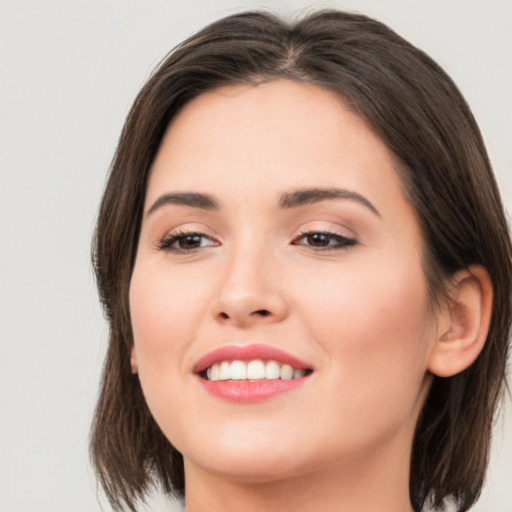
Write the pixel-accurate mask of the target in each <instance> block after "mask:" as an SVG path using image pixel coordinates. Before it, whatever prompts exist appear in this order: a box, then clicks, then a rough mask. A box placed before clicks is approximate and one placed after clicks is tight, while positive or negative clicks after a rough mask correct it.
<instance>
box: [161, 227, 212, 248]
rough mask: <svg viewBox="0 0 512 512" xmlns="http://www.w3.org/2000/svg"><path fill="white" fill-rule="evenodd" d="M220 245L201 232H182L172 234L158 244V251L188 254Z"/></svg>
mask: <svg viewBox="0 0 512 512" xmlns="http://www.w3.org/2000/svg"><path fill="white" fill-rule="evenodd" d="M216 245H219V243H218V242H217V241H216V240H213V239H212V238H210V237H209V236H208V235H205V234H204V233H200V232H195V231H193V232H192V231H191V232H187V231H180V232H177V233H171V234H170V235H169V236H167V237H166V238H164V239H163V240H161V241H160V242H159V243H158V244H157V249H159V250H161V251H168V252H175V253H187V252H193V251H197V250H198V249H201V248H202V247H209V246H216Z"/></svg>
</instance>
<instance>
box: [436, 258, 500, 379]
mask: <svg viewBox="0 0 512 512" xmlns="http://www.w3.org/2000/svg"><path fill="white" fill-rule="evenodd" d="M451 287H452V288H451V294H450V295H451V300H450V302H449V304H447V305H446V307H445V310H444V311H443V313H442V315H441V316H442V317H443V320H442V321H440V322H439V327H438V332H437V334H436V336H437V337H436V340H435V343H434V346H433V347H432V350H431V352H430V357H429V363H428V369H429V371H430V372H431V373H433V374H434V375H437V376H439V377H451V376H453V375H456V374H457V373H460V372H462V371H463V370H465V369H466V368H468V367H469V366H470V365H471V364H472V363H473V362H474V361H475V359H476V358H477V357H478V355H479V354H480V352H481V351H482V349H483V347H484V344H485V340H486V338H487V333H488V331H489V324H490V320H491V313H492V300H493V291H492V283H491V279H490V277H489V274H488V272H487V270H486V269H485V268H484V267H482V266H481V265H472V266H470V267H469V268H467V269H465V270H461V271H459V272H457V273H456V274H455V275H454V276H453V279H452V280H451Z"/></svg>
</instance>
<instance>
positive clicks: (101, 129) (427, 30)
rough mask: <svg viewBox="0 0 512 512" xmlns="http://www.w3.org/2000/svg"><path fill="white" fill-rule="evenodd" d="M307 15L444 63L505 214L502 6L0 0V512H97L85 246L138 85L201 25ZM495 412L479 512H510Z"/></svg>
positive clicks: (508, 12) (452, 0)
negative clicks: (355, 19)
mask: <svg viewBox="0 0 512 512" xmlns="http://www.w3.org/2000/svg"><path fill="white" fill-rule="evenodd" d="M312 6H323V7H334V6H337V7H344V8H347V9H350V10H358V11H361V12H363V13H366V14H369V15H372V16H375V17H377V18H378V19H380V20H381V21H384V22H386V23H388V24H389V25H391V27H393V28H394V29H395V30H396V31H397V32H399V33H400V34H401V35H403V36H405V37H406V38H407V39H409V40H410V41H411V42H413V43H414V44H416V45H418V46H420V47H421V48H423V49H424V50H426V51H427V52H428V53H429V54H430V55H432V56H433V57H434V58H435V59H436V60H437V61H438V62H439V63H440V64H441V65H442V66H443V67H445V69H446V70H447V71H448V72H449V74H451V76H452V77H453V78H454V79H455V81H456V82H457V83H458V85H459V86H460V88H461V90H462V92H463V94H464V95H465V96H466V98H467V100H468V101H469V103H470V105H471V106H472V108H473V111H474V113H475V115H476V117H477V119H478V120H479V123H480V126H481V128H482V131H483V134H484V138H485V140H486V142H487V145H488V150H489V152H490V156H491V159H492V162H493V165H494V168H495V172H496V175H497V178H498V181H499V185H500V188H501V190H502V194H503V197H504V200H505V203H506V205H507V209H508V211H509V212H510V211H512V170H511V164H512V138H511V135H512V129H511V128H512V99H511V96H512V2H511V1H510V0H428V1H426V0H353V1H352V0H351V1H349V0H345V1H343V0H340V1H330V2H322V3H318V2H317V3H313V2H310V1H309V2H308V1H299V0H297V1H293V0H289V1H274V2H271V1H259V2H254V1H242V0H231V1H230V0H223V1H217V0H216V1H211V0H203V1H201V0H188V1H180V2H176V1H170V0H167V1H164V0H138V1H135V0H3V1H0V17H1V18H0V20H1V21H0V23H1V25H0V52H1V54H0V66H1V67H0V94H1V99H0V130H1V131H0V141H1V147H0V158H1V160H0V161H1V188H0V193H1V197H0V208H1V210H0V216H1V217H0V219H1V224H0V233H1V242H0V243H1V253H0V262H1V273H0V293H1V302H0V306H1V309H0V315H1V316H0V329H1V331H0V333H1V346H0V400H1V402H0V405H1V412H0V414H1V416H0V512H93V511H94V512H96V511H99V510H100V505H99V502H98V499H97V490H96V485H95V480H94V476H93V474H92V471H91V469H90V467H89V462H88V447H87V437H88V431H89V424H90V420H91V414H92V410H93V406H94V402H95V396H96V393H97V386H98V381H99V375H100V370H101V365H102V358H103V354H104V351H105V345H106V339H107V336H106V334H107V329H106V325H105V323H104V320H103V316H102V313H101V310H100V308H99V305H98V301H97V297H96V291H95V288H94V281H93V276H92V271H91V265H90V241H91V236H92V232H93V228H94V221H95V216H96V212H97V208H98V203H99V199H100V196H101V192H102V189H103V186H104V182H105V176H106V172H107V169H108V166H109V163H110V160H111V158H112V155H113V152H114V148H115V146H116V142H117V138H118V136H119V133H120V130H121V126H122V123H123V120H124V118H125V116H126V114H127V112H128V109H129V107H130V105H131V102H132V100H133V99H134V96H135V94H136V92H137V91H138V90H139V88H140V87H141V86H142V84H143V83H144V81H145V79H146V78H147V77H148V74H149V73H150V71H151V70H152V69H153V68H154V66H155V65H156V64H157V63H158V62H159V61H160V59H161V58H162V57H163V56H164V55H165V54H166V53H167V52H168V51H169V50H170V49H171V48H172V47H174V46H175V45H176V44H177V43H178V42H179V41H181V40H182V39H184V38H185V37H187V36H189V35H190V34H191V33H193V32H194V31H196V30H197V29H199V28H201V27H202V26H204V25H206V24H207V23H209V22H211V21H213V20H214V19H217V18H219V17H221V16H224V15H227V14H231V13H234V12H237V11H240V10H242V9H247V8H272V9H273V10H275V11H277V12H280V13H296V12H297V11H301V10H304V9H306V8H308V9H309V8H311V7H312ZM505 410H506V413H505V414H504V415H502V418H501V419H500V421H499V422H498V424H497V426H496V432H495V440H494V446H493V453H492V460H491V468H490V472H489V477H488V481H487V485H486V487H485V490H484V493H483V496H482V499H481V500H480V502H479V504H478V505H477V506H476V508H475V509H474V510H475V511H478V512H512V414H511V411H510V410H511V404H510V399H508V400H507V406H506V408H505ZM99 498H100V500H101V494H100V495H99ZM151 507H152V510H154V511H155V512H156V511H164V510H172V507H171V506H170V505H165V504H164V503H162V502H161V501H159V500H158V499H157V500H156V501H155V502H154V503H153V505H152V506H151ZM104 509H105V510H107V511H108V510H110V509H109V507H108V506H106V505H105V508H104Z"/></svg>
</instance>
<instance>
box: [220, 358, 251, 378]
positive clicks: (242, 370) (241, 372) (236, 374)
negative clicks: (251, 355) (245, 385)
mask: <svg viewBox="0 0 512 512" xmlns="http://www.w3.org/2000/svg"><path fill="white" fill-rule="evenodd" d="M214 366H215V365H214ZM229 370H230V372H231V380H245V379H247V365H246V364H245V363H244V362H243V361H233V362H232V363H231V366H230V367H229Z"/></svg>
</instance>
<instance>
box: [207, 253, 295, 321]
mask: <svg viewBox="0 0 512 512" xmlns="http://www.w3.org/2000/svg"><path fill="white" fill-rule="evenodd" d="M219 280H220V285H219V291H218V295H217V297H216V300H215V301H214V304H213V315H214V317H215V319H216V320H217V321H219V322H221V323H224V324H229V325H233V326H236V327H240V328H246V327H250V326H252V325H257V324H263V323H275V322H280V321H282V320H283V319H284V318H286V316H287V315H288V304H287V301H286V298H285V296H284V293H283V286H282V285H283V283H282V278H281V275H280V272H279V269H278V268H277V265H276V262H275V260H274V259H273V258H271V257H270V256H269V255H268V254H267V255H261V254H257V251H255V250H252V251H251V250H250V249H247V248H246V250H244V251H241V252H238V253H237V254H234V255H233V256H232V257H231V258H230V259H229V261H226V270H225V272H223V273H222V274H221V276H220V279H219Z"/></svg>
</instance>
